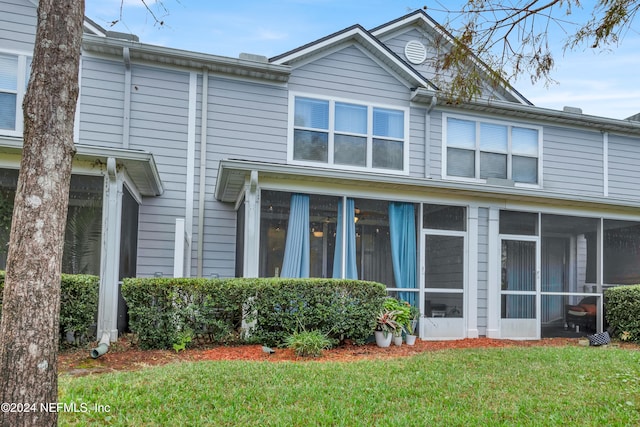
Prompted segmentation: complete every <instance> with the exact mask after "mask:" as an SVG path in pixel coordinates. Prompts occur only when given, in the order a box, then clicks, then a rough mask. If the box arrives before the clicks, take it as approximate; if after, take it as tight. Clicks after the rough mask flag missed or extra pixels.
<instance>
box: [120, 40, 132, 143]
mask: <svg viewBox="0 0 640 427" xmlns="http://www.w3.org/2000/svg"><path fill="white" fill-rule="evenodd" d="M122 60H123V61H124V102H123V104H124V111H123V114H122V148H129V132H130V127H131V126H130V124H131V58H130V57H129V48H128V47H125V48H123V49H122Z"/></svg>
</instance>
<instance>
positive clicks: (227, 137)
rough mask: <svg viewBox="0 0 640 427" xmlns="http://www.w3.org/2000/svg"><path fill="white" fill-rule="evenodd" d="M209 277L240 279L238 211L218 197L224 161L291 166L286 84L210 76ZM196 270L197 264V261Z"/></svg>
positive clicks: (206, 258) (206, 226)
mask: <svg viewBox="0 0 640 427" xmlns="http://www.w3.org/2000/svg"><path fill="white" fill-rule="evenodd" d="M208 97H209V98H208V99H209V105H208V108H209V110H208V120H207V181H206V189H207V190H206V195H205V212H204V214H205V219H204V240H203V242H204V250H203V267H204V269H203V275H204V276H205V277H208V276H211V275H212V274H217V275H219V276H220V277H233V276H234V275H235V245H236V211H235V209H234V206H233V205H230V204H228V203H221V202H218V201H216V200H215V197H214V195H213V192H214V189H215V183H216V180H217V177H218V165H219V162H220V160H223V159H244V160H254V161H266V162H271V163H286V159H287V105H288V93H287V90H286V88H285V87H284V86H282V85H271V84H259V83H252V82H245V81H240V80H235V79H230V78H225V77H221V76H209V88H208ZM194 265H195V262H194Z"/></svg>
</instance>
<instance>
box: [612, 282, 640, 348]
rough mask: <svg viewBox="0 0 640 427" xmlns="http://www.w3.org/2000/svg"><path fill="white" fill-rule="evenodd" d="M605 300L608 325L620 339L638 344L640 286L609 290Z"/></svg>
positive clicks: (639, 332) (639, 339) (639, 336)
mask: <svg viewBox="0 0 640 427" xmlns="http://www.w3.org/2000/svg"><path fill="white" fill-rule="evenodd" d="M605 300H606V317H607V322H609V325H610V326H612V327H613V329H615V331H616V333H617V334H618V335H619V337H620V338H621V339H623V340H625V341H635V342H640V285H633V286H617V287H615V288H609V289H607V290H606V291H605Z"/></svg>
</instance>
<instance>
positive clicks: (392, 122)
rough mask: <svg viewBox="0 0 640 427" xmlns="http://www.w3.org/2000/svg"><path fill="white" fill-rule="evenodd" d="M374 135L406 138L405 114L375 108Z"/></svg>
mask: <svg viewBox="0 0 640 427" xmlns="http://www.w3.org/2000/svg"><path fill="white" fill-rule="evenodd" d="M373 135H375V136H388V137H391V138H404V112H403V111H398V110H386V109H383V108H374V109H373Z"/></svg>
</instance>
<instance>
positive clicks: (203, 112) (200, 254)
mask: <svg viewBox="0 0 640 427" xmlns="http://www.w3.org/2000/svg"><path fill="white" fill-rule="evenodd" d="M201 96H202V102H201V104H200V105H201V107H200V116H201V117H200V178H199V180H198V185H199V194H198V247H197V250H196V252H197V255H196V263H197V265H196V277H202V274H203V265H202V264H203V259H204V209H205V206H204V202H205V197H206V190H207V186H206V183H207V170H208V168H207V138H208V136H207V129H208V126H209V124H208V117H209V72H208V71H207V70H206V69H204V70H202V94H201Z"/></svg>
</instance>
